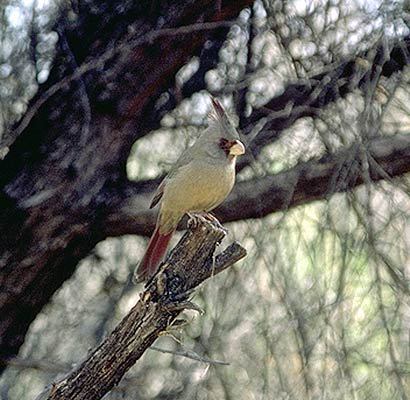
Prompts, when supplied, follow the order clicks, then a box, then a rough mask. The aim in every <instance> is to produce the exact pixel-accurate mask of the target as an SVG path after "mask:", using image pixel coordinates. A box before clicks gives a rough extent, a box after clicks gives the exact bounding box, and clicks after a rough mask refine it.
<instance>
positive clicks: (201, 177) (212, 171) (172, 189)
mask: <svg viewBox="0 0 410 400" xmlns="http://www.w3.org/2000/svg"><path fill="white" fill-rule="evenodd" d="M234 182H235V165H234V163H229V164H228V163H226V164H211V163H208V162H202V163H201V162H195V163H190V164H188V165H185V166H183V167H181V168H180V169H179V170H178V171H177V173H176V174H175V175H174V176H173V177H172V178H171V179H170V180H169V181H168V182H167V185H166V187H165V188H164V195H163V198H162V207H163V208H166V209H167V210H169V211H171V212H182V213H185V212H190V211H210V210H212V209H213V208H215V207H216V206H218V205H219V204H220V203H222V201H223V200H225V198H226V197H227V196H228V194H229V192H230V191H231V190H232V187H233V185H234Z"/></svg>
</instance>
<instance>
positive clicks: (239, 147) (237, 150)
mask: <svg viewBox="0 0 410 400" xmlns="http://www.w3.org/2000/svg"><path fill="white" fill-rule="evenodd" d="M229 154H230V155H232V156H240V155H242V154H245V146H244V145H243V143H242V142H241V141H239V140H235V141H234V142H233V144H232V146H231V147H230V148H229Z"/></svg>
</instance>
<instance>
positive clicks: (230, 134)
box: [208, 96, 239, 139]
mask: <svg viewBox="0 0 410 400" xmlns="http://www.w3.org/2000/svg"><path fill="white" fill-rule="evenodd" d="M211 104H212V108H211V111H210V112H209V114H208V117H209V119H210V125H211V126H212V125H214V124H216V125H214V126H216V127H217V128H218V130H217V132H219V134H222V135H223V136H224V137H226V138H228V139H230V138H233V139H239V135H238V132H237V130H236V129H235V125H234V124H233V122H232V121H231V119H230V117H229V115H228V113H227V112H226V111H225V109H224V107H223V106H222V104H221V103H220V101H219V100H217V99H216V98H215V97H212V96H211ZM221 128H222V129H221Z"/></svg>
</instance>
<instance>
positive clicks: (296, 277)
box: [0, 0, 410, 400]
mask: <svg viewBox="0 0 410 400" xmlns="http://www.w3.org/2000/svg"><path fill="white" fill-rule="evenodd" d="M59 7H61V3H57V2H53V1H52V0H50V1H47V0H38V1H35V0H6V1H3V2H2V3H1V4H0V18H1V20H0V38H1V45H0V137H1V135H2V134H3V133H4V132H6V130H7V129H8V127H10V126H11V124H12V123H13V122H15V121H16V120H17V119H18V118H19V117H20V116H21V115H22V114H23V113H24V112H25V110H26V104H27V102H28V100H29V99H30V98H31V97H32V96H33V95H34V93H35V92H36V89H37V87H38V85H39V84H41V83H43V82H44V81H45V80H46V79H47V76H48V71H49V69H50V66H51V65H52V62H53V49H54V46H55V43H56V41H57V39H58V35H57V33H56V32H55V31H54V30H53V29H54V22H55V19H56V17H57V16H58V13H59ZM407 7H408V4H407V3H405V2H400V1H393V0H387V1H377V0H372V1H370V0H369V1H366V0H322V1H316V0H294V1H268V0H266V1H256V2H255V4H254V7H253V9H252V10H249V9H247V10H244V11H243V12H242V13H241V15H240V16H239V18H238V22H237V24H236V25H235V26H233V27H232V28H231V31H230V33H229V35H228V37H227V39H226V41H225V43H224V45H223V47H222V49H221V50H220V54H219V56H220V61H219V63H218V66H217V68H215V69H213V70H211V71H209V72H208V73H207V75H206V79H207V84H208V89H209V91H210V92H212V93H217V94H218V95H219V97H220V99H221V100H222V101H223V103H224V104H225V105H226V107H227V108H228V109H229V110H230V112H231V113H233V114H235V107H234V104H235V100H236V98H235V94H236V93H237V91H238V89H239V88H241V87H247V89H248V91H247V97H246V108H245V110H244V111H243V112H244V113H245V114H247V115H249V113H250V112H251V111H252V109H253V108H255V107H256V108H259V107H262V106H263V105H264V104H265V103H266V102H267V101H268V100H270V99H271V98H273V97H275V96H278V95H280V94H282V93H283V92H284V90H285V88H286V87H287V85H288V84H289V83H292V82H295V81H298V82H308V81H309V79H310V78H311V77H312V76H314V75H315V74H317V73H318V72H323V71H326V70H327V69H330V68H331V67H332V65H335V64H336V63H337V62H339V61H340V60H344V59H346V58H349V59H350V58H354V57H356V55H358V54H359V53H360V52H363V51H364V50H371V49H374V48H375V46H376V45H378V44H379V43H380V42H381V41H384V42H385V43H386V44H387V45H389V44H390V43H397V42H398V41H399V39H400V38H401V37H403V36H405V35H408V34H409V29H408V24H409V14H408V11H409V10H408V8H407ZM249 27H250V28H251V29H249ZM367 54H369V58H368V59H364V58H361V57H358V58H357V63H358V65H362V66H363V68H364V69H365V68H368V65H370V64H371V63H372V59H371V55H372V52H371V51H370V52H368V53H367ZM196 68H198V60H197V59H195V58H194V59H192V60H191V62H190V63H188V64H187V65H186V66H185V67H184V68H183V69H182V70H181V71H180V72H179V74H178V75H177V77H176V85H181V86H182V85H183V83H184V82H186V81H187V80H188V79H189V77H190V76H191V75H192V74H193V73H194V72H195V70H196ZM409 81H410V74H409V71H408V69H405V70H404V71H403V72H402V73H400V74H395V75H393V76H391V77H390V78H388V79H387V78H383V77H381V78H380V79H378V81H377V82H376V83H375V85H373V86H372V85H368V86H367V87H365V89H358V88H355V84H356V83H355V82H352V83H351V84H352V87H351V93H350V94H349V95H348V96H346V97H345V98H344V99H340V100H338V101H337V102H335V103H333V104H331V105H330V106H328V107H325V108H323V109H320V110H318V112H317V115H315V117H309V118H300V119H298V120H297V121H295V123H294V124H293V125H292V126H291V127H290V128H289V129H287V130H285V131H284V132H283V133H282V134H281V136H280V137H279V139H278V140H276V141H275V142H273V143H272V144H271V145H269V146H267V147H266V148H265V149H264V150H263V153H262V155H261V156H260V157H259V158H258V159H257V160H255V161H254V162H253V163H251V164H250V165H249V166H247V167H246V168H244V169H243V170H242V171H241V172H240V174H239V176H238V180H243V179H245V178H249V177H253V176H264V175H267V174H273V173H277V172H280V171H283V170H286V169H288V168H290V167H291V166H294V165H297V164H298V163H301V162H303V161H306V160H309V159H311V158H315V157H316V158H317V157H323V156H326V154H328V153H330V152H333V151H335V150H337V149H339V148H342V147H344V146H347V145H349V144H353V143H364V142H366V140H368V139H369V138H371V137H374V136H376V135H395V134H397V133H406V134H407V133H408V132H409V127H410V118H409V111H410V110H409V107H410V106H409V104H410V103H409V100H410V96H409V94H410V93H409V90H410V85H409V84H410V82H409ZM208 109H209V100H208V94H207V92H205V91H204V92H200V93H196V94H194V95H193V96H192V97H191V98H190V99H187V100H184V101H182V103H180V104H179V105H178V107H177V108H176V109H175V110H174V111H173V112H171V113H169V114H167V115H166V116H165V117H164V118H163V120H162V128H161V129H160V130H158V131H156V132H153V133H152V134H150V135H148V136H146V137H144V138H142V139H140V140H138V141H137V142H136V144H135V145H134V149H133V152H132V153H131V154H130V157H129V162H128V175H129V177H130V179H134V180H137V179H145V178H154V177H157V176H159V175H161V174H163V173H164V172H166V171H167V169H168V168H169V165H170V164H171V163H172V162H173V161H174V160H176V158H177V157H178V155H179V154H180V152H181V151H182V149H184V148H185V147H186V146H187V145H188V144H189V143H190V141H191V140H192V138H193V137H195V135H196V134H197V132H198V131H199V130H200V129H201V128H202V127H203V126H204V125H205V124H206V114H207V111H208ZM234 117H236V119H237V120H239V119H240V116H238V115H236V116H235V115H234ZM252 129H254V131H253V130H252V131H251V132H247V133H248V135H247V136H246V139H245V140H248V141H249V140H251V138H252V135H257V134H258V131H257V129H258V127H252ZM154 143H155V146H154V145H153V144H154ZM4 151H7V150H4ZM137 156H138V157H137ZM351 167H352V168H354V165H352V166H351ZM344 174H346V175H347V174H348V171H341V173H340V176H339V177H338V179H339V180H343V179H344V176H345V175H344ZM335 184H338V182H335ZM408 193H409V180H408V177H406V176H403V177H401V178H398V179H395V180H394V181H393V180H390V179H386V180H384V181H383V182H379V183H372V182H368V183H366V184H364V185H362V186H361V187H359V188H358V189H355V190H354V191H352V192H349V193H342V194H336V195H333V196H331V197H329V198H327V199H325V200H322V201H316V202H314V203H311V204H308V205H303V206H299V207H296V208H293V209H289V210H286V211H283V212H277V213H275V214H272V215H269V216H267V217H265V218H262V219H259V220H250V221H240V222H235V223H231V224H227V228H228V229H229V232H230V233H229V236H228V239H227V240H228V241H231V240H233V239H235V240H238V241H239V242H241V244H242V245H243V246H244V247H245V248H246V249H247V250H248V253H249V255H248V257H247V258H246V259H245V260H244V261H243V262H240V263H239V264H238V265H236V266H235V267H234V268H232V269H230V270H229V272H226V273H224V274H221V275H220V276H217V277H215V278H214V279H213V280H212V281H211V282H208V283H207V284H206V285H204V286H203V287H202V288H201V290H200V291H199V293H197V295H196V296H195V298H194V301H195V302H196V303H197V304H199V305H200V306H201V307H202V308H203V309H204V311H205V314H204V315H201V316H197V315H196V314H193V313H188V312H187V313H186V314H185V319H186V320H187V322H188V323H187V325H186V326H185V327H183V328H181V329H180V330H178V331H173V332H169V333H168V334H167V335H164V336H163V337H161V338H160V339H159V340H158V341H157V343H156V346H158V347H161V348H164V349H169V350H174V351H181V349H185V350H187V349H189V350H193V351H194V352H196V353H198V354H199V355H202V356H204V357H208V358H211V359H213V360H222V361H225V362H227V363H229V365H219V364H218V363H206V362H199V361H195V360H191V359H188V358H186V357H181V356H178V355H173V354H164V353H161V352H159V351H155V350H149V351H148V352H146V354H145V355H144V356H143V359H142V360H140V361H139V362H138V363H137V364H136V365H135V366H134V367H133V368H132V369H131V371H130V372H129V373H128V374H127V375H126V377H125V378H124V379H123V380H122V381H121V383H120V384H119V386H118V387H116V388H115V389H114V390H112V391H111V392H110V393H109V394H108V395H107V396H106V398H107V399H137V398H138V399H139V398H140V399H153V398H155V399H234V398H235V399H283V400H285V399H358V400H359V399H407V398H408V397H410V308H409V285H408V284H409V274H410V264H409V255H410V228H409V226H410V225H409V223H408V222H409V221H408V219H409V216H410V201H409V196H408ZM145 244H146V240H145V239H144V238H140V237H135V236H127V237H119V238H110V239H107V240H105V241H104V242H102V243H100V244H99V245H98V246H97V247H96V248H95V250H94V251H93V253H92V254H90V256H89V257H87V258H86V259H84V260H83V261H82V262H81V263H80V265H79V266H78V268H77V271H76V273H75V275H74V276H73V277H72V279H70V280H69V281H68V282H66V284H65V285H64V286H63V287H62V288H61V290H59V291H58V293H57V294H56V295H55V296H54V298H53V301H52V302H51V303H50V304H49V305H48V306H47V307H46V308H45V309H44V310H43V312H42V313H41V314H40V315H39V316H38V318H37V319H36V321H35V322H34V323H33V324H32V326H31V329H30V332H29V335H28V336H27V339H26V342H25V344H24V346H23V348H22V349H21V352H20V355H19V357H18V358H17V359H16V360H15V361H13V362H11V363H10V366H9V367H8V369H7V371H6V372H5V373H4V374H3V376H2V377H1V378H0V396H1V398H2V399H10V400H18V399H32V398H35V396H36V394H37V393H39V392H40V391H41V390H42V389H43V388H44V386H45V385H46V384H48V383H50V382H52V381H53V380H54V379H56V377H57V376H61V375H60V374H64V372H66V371H68V370H70V369H71V368H72V366H73V365H75V364H76V363H78V362H79V361H80V360H81V359H83V358H84V356H85V355H86V354H87V352H88V351H89V350H90V349H91V348H93V347H94V346H96V345H97V344H98V343H99V342H100V341H101V339H102V338H103V337H104V336H105V335H106V334H107V333H108V332H109V331H110V330H112V329H113V327H115V325H116V324H117V323H118V322H119V321H120V320H121V318H122V317H123V316H124V314H125V313H126V312H127V311H128V310H129V309H130V307H131V306H132V305H133V304H135V302H136V300H137V299H138V292H139V291H140V289H141V288H139V287H135V286H133V285H132V284H131V283H130V281H129V276H130V274H131V272H132V270H133V268H134V266H135V264H136V263H137V262H138V260H139V258H140V257H141V255H142V253H143V250H144V246H145Z"/></svg>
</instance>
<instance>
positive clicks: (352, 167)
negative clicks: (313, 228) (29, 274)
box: [104, 135, 410, 236]
mask: <svg viewBox="0 0 410 400" xmlns="http://www.w3.org/2000/svg"><path fill="white" fill-rule="evenodd" d="M363 159H365V160H366V161H367V163H366V166H365V167H364V166H363V164H362V163H363ZM363 168H369V171H368V173H369V174H370V177H371V179H372V181H374V182H376V181H379V180H386V179H390V178H393V177H397V176H400V175H402V174H404V173H406V172H410V135H396V136H386V137H378V138H375V139H372V140H371V141H369V143H367V145H364V144H356V145H354V146H352V147H350V148H348V149H344V150H341V151H340V152H338V153H335V154H331V155H328V156H326V157H324V158H322V159H320V160H311V161H308V162H306V163H300V164H298V165H296V166H295V167H293V168H291V169H289V170H287V171H283V172H280V173H278V174H276V175H272V176H265V177H262V178H255V179H252V180H249V181H244V182H238V183H237V184H236V185H235V187H234V190H233V191H232V193H231V195H230V196H229V197H228V199H227V201H225V202H224V203H223V204H222V205H221V206H219V207H218V208H217V209H216V210H215V214H216V216H217V217H218V218H219V219H220V221H223V222H230V221H238V220H243V219H247V218H260V217H263V216H266V215H268V214H270V213H273V212H276V211H281V210H285V209H287V208H290V207H295V206H298V205H301V204H306V203H309V202H312V201H314V200H323V199H326V198H328V197H330V196H331V195H333V194H334V193H338V192H346V191H348V190H351V189H354V188H355V187H357V186H359V185H361V184H363V183H364V182H365V179H364V177H365V176H366V174H364V173H363ZM150 182H151V183H150ZM157 184H158V181H157V180H153V181H147V182H144V186H143V190H144V191H145V193H142V194H141V189H142V187H141V186H140V183H139V182H137V183H134V182H129V183H128V184H127V186H126V187H125V188H123V189H122V190H123V195H122V196H120V197H119V198H120V199H122V200H121V201H122V203H121V204H118V203H117V204H112V205H111V208H110V210H109V212H108V214H107V215H106V223H105V224H104V226H105V227H106V229H107V231H106V232H105V233H106V235H108V236H117V235H122V234H143V235H149V234H151V232H152V231H153V229H154V227H155V219H156V213H155V211H152V210H149V209H148V204H149V201H150V198H151V196H152V194H153V193H154V191H155V188H156V186H157ZM124 193H126V195H124Z"/></svg>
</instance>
